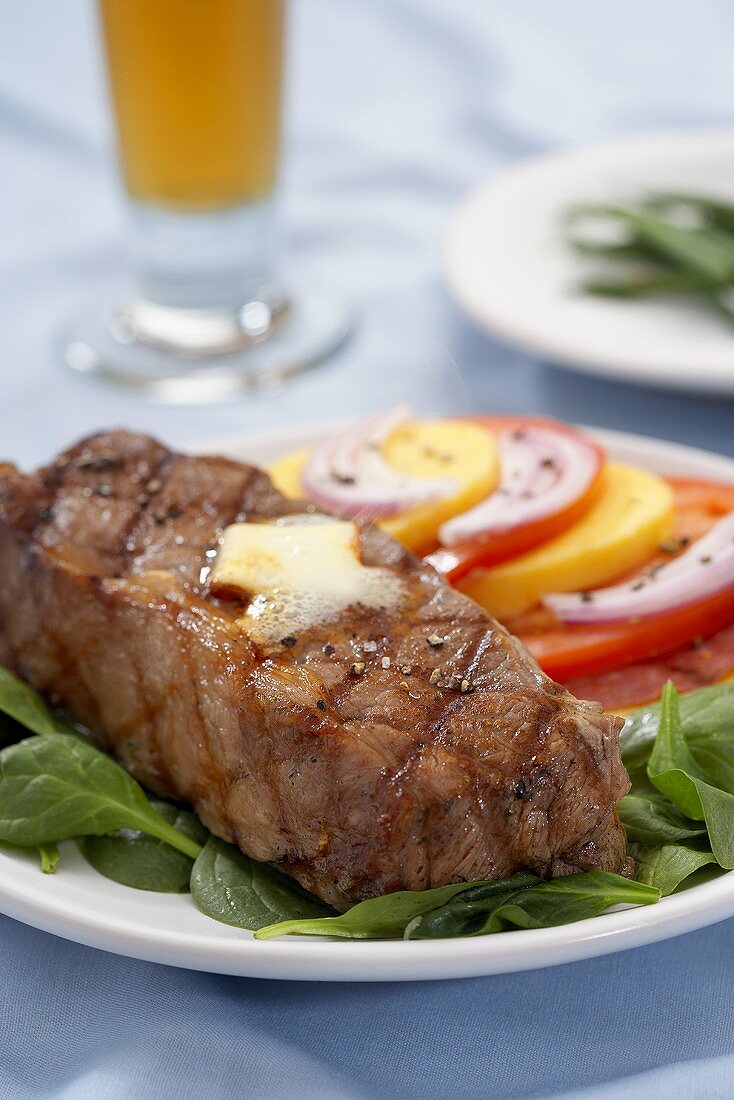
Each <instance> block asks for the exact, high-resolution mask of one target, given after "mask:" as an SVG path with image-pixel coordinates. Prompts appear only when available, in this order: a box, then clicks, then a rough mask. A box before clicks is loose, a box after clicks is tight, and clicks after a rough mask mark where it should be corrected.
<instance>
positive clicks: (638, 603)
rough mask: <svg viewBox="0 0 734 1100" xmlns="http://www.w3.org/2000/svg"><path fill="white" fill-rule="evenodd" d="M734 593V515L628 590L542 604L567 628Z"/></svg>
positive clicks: (547, 599) (557, 597)
mask: <svg viewBox="0 0 734 1100" xmlns="http://www.w3.org/2000/svg"><path fill="white" fill-rule="evenodd" d="M728 588H734V512H730V513H729V514H728V515H726V516H724V517H723V519H720V520H719V522H718V523H717V524H716V525H715V526H714V527H712V528H711V530H710V531H709V532H708V533H707V534H706V535H704V536H703V538H700V539H698V540H697V541H696V542H695V543H694V544H693V546H691V547H690V549H688V550H686V551H685V553H683V554H681V555H680V557H678V558H676V559H675V560H674V561H671V562H667V563H665V564H663V565H660V566H656V567H654V568H652V569H651V570H649V571H648V572H647V573H646V574H642V575H641V576H640V577H637V578H636V579H634V580H632V581H627V582H625V583H624V584H615V585H611V586H610V587H608V588H598V589H595V590H594V591H592V592H569V593H560V592H559V593H552V594H550V595H548V596H544V597H543V601H542V602H543V604H544V605H545V606H546V607H547V608H548V609H549V610H550V611H552V612H553V614H554V615H555V616H556V618H558V619H560V620H561V622H564V623H611V622H619V621H620V620H624V619H644V618H648V617H650V616H652V615H661V614H663V613H664V612H666V611H673V610H675V609H676V608H678V607H687V606H688V605H689V604H692V603H698V601H699V600H704V599H706V598H707V597H709V596H715V595H716V594H717V593H718V592H722V591H724V590H725V589H728Z"/></svg>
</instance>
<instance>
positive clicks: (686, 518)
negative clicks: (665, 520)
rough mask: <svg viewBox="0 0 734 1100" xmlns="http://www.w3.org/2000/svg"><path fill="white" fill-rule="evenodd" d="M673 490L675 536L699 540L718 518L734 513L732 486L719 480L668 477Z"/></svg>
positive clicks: (733, 491) (733, 488)
mask: <svg viewBox="0 0 734 1100" xmlns="http://www.w3.org/2000/svg"><path fill="white" fill-rule="evenodd" d="M666 480H667V481H669V482H670V484H671V485H672V486H673V491H674V493H675V514H676V531H675V534H676V536H677V537H678V538H687V539H698V538H700V537H701V535H705V534H706V532H707V531H708V530H710V528H711V527H712V526H713V524H714V523H716V521H717V520H718V519H721V517H722V516H725V515H726V514H727V513H728V512H734V485H726V484H725V483H723V482H720V481H702V480H701V479H694V478H682V477H669V478H667V479H666Z"/></svg>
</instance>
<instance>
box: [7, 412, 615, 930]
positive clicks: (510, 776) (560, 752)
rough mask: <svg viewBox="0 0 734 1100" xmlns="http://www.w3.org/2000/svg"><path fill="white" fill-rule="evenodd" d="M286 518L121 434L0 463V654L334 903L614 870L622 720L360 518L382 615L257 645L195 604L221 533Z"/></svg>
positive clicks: (261, 855)
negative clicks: (386, 591)
mask: <svg viewBox="0 0 734 1100" xmlns="http://www.w3.org/2000/svg"><path fill="white" fill-rule="evenodd" d="M298 511H303V505H298V504H296V503H293V502H290V501H286V500H285V499H284V498H282V497H281V496H280V494H279V493H278V492H276V490H275V489H274V488H273V486H272V485H271V483H270V481H269V479H268V477H267V475H266V474H264V473H263V472H261V471H259V470H257V469H255V468H253V467H251V466H247V465H243V464H240V463H237V462H233V461H230V460H228V459H225V458H215V457H192V456H188V455H181V454H174V453H172V452H171V451H169V450H167V449H166V448H165V447H164V446H162V445H161V444H160V443H158V442H156V441H155V440H153V439H150V438H148V437H146V436H142V435H136V434H132V433H128V432H123V431H114V432H108V433H102V434H99V435H95V436H92V437H91V438H89V439H86V440H84V441H83V442H81V443H79V444H78V445H77V446H75V447H72V448H71V449H70V450H68V451H67V452H66V453H64V454H62V455H61V456H60V457H59V458H58V459H57V460H56V461H55V462H54V463H52V464H51V465H50V466H47V467H46V468H44V469H41V470H39V471H38V472H36V473H34V474H29V475H25V474H22V473H20V472H19V471H17V470H16V469H15V468H14V467H13V466H11V465H0V662H2V663H4V664H6V665H8V666H9V667H11V668H13V669H15V670H16V671H17V672H18V673H20V674H21V675H22V676H24V677H26V678H27V679H28V680H29V681H30V682H31V683H32V684H33V685H35V687H37V688H38V689H39V690H41V691H43V692H46V693H47V694H48V695H50V696H51V697H52V698H53V699H54V700H55V701H56V702H58V703H60V704H62V705H64V706H66V707H68V708H69V710H70V711H71V712H72V713H73V715H74V716H75V717H76V718H77V719H78V720H79V721H81V722H82V723H84V724H85V725H86V726H88V727H89V729H90V730H92V731H93V733H94V734H95V735H96V736H97V737H98V738H99V739H100V740H101V741H102V743H103V744H104V745H106V746H107V747H108V748H109V749H111V750H112V751H113V752H114V753H115V755H116V756H117V757H118V758H119V760H120V761H121V762H122V763H123V764H124V766H125V767H127V768H128V769H129V770H130V771H131V772H132V773H133V774H134V775H135V776H136V777H137V778H138V779H139V780H140V781H141V782H142V783H144V784H145V785H146V786H147V787H149V788H151V789H152V790H153V791H155V792H157V793H158V794H161V795H163V796H172V797H175V798H177V799H182V800H185V801H187V802H190V803H191V804H192V805H193V806H194V808H195V809H196V811H197V813H198V814H199V815H200V817H201V818H202V820H203V821H204V823H205V824H206V825H207V826H208V827H209V828H210V829H211V830H212V831H213V832H214V833H216V834H217V835H219V836H221V837H224V838H225V839H226V840H229V841H232V842H235V843H237V844H239V845H240V847H241V848H242V850H243V851H244V852H246V853H247V854H248V855H250V856H252V857H254V858H255V859H258V860H270V861H273V862H275V863H278V864H279V865H280V866H281V867H282V869H283V870H284V871H286V872H288V873H289V874H291V875H293V876H294V877H295V878H296V879H298V881H299V882H301V883H302V884H303V885H304V886H306V887H307V888H308V889H310V890H313V891H314V892H315V893H316V894H318V895H319V896H320V897H322V898H324V899H325V900H326V901H329V902H331V903H332V904H333V905H335V906H337V907H338V908H344V907H346V906H348V905H350V904H352V903H353V902H356V901H359V900H360V899H363V898H367V897H372V896H375V895H379V894H382V893H386V892H389V891H392V890H398V889H413V890H416V889H422V888H426V887H431V886H438V885H442V884H444V883H448V882H453V881H461V880H474V879H483V878H496V877H503V876H506V875H509V874H511V873H513V872H515V871H519V870H532V871H535V872H537V873H538V874H540V875H544V876H555V875H563V874H568V873H570V872H573V871H577V870H588V869H593V868H602V869H606V870H612V871H618V870H620V869H621V868H622V867H623V865H624V861H625V835H624V830H623V828H622V826H621V825H620V823H619V820H618V818H617V816H616V814H615V803H616V801H617V799H619V798H620V797H621V796H622V795H623V794H624V793H625V792H626V791H627V789H628V786H629V782H628V778H627V774H626V772H625V770H624V768H623V766H622V764H621V760H620V756H619V749H618V744H617V736H618V730H619V727H620V725H621V722H620V720H618V719H616V718H613V717H609V716H607V715H605V714H603V713H602V712H601V710H600V708H599V707H598V706H597V705H596V704H592V703H585V702H580V701H578V700H577V699H575V698H573V696H571V695H569V694H568V692H567V691H565V690H564V689H563V688H561V687H560V686H559V685H557V684H555V683H553V682H552V681H550V680H549V679H548V678H547V677H546V676H545V675H544V674H543V673H542V672H541V671H540V669H539V668H538V666H537V664H536V663H535V661H534V660H533V659H532V658H531V657H530V656H529V654H527V653H526V652H525V651H524V650H523V649H522V647H521V646H520V644H519V643H518V642H517V641H516V640H515V639H514V638H512V637H511V636H510V635H509V634H507V633H506V631H505V630H504V629H503V628H502V627H501V626H499V624H498V623H496V622H495V621H494V620H493V619H492V618H490V616H489V615H488V614H487V613H486V612H485V611H483V610H482V609H481V608H480V607H478V606H477V605H476V604H474V603H473V602H472V601H471V600H469V599H467V598H466V597H465V596H463V595H461V594H460V593H459V592H457V591H455V590H454V589H452V588H450V587H449V586H448V585H447V584H446V583H445V582H444V580H443V579H442V578H441V577H440V576H439V575H438V574H437V573H436V572H434V570H433V569H432V568H431V567H430V566H428V565H426V564H424V563H423V562H422V561H421V560H420V559H418V558H416V557H414V556H413V555H412V554H411V553H409V552H408V551H406V550H405V549H403V548H402V547H401V546H400V545H399V544H398V543H397V542H395V541H394V540H393V539H391V538H390V537H389V536H387V535H385V534H384V533H382V532H381V531H380V530H379V529H378V528H376V527H374V526H370V525H366V526H364V527H362V528H360V535H359V537H360V550H361V556H362V560H363V561H364V563H365V564H366V565H379V566H382V567H385V568H387V569H390V570H393V571H395V573H396V574H398V575H399V576H400V578H401V580H402V582H403V591H404V593H405V599H404V601H403V602H402V604H401V606H400V607H399V608H393V609H392V610H390V609H389V608H388V609H385V610H376V609H375V608H374V607H373V608H366V607H362V606H353V607H350V608H349V609H348V610H347V611H345V612H343V613H341V614H339V615H338V616H337V617H336V618H334V619H333V620H331V621H327V622H323V623H320V624H317V625H316V626H314V627H313V628H311V629H309V630H308V631H306V632H299V633H298V634H294V635H287V636H284V637H283V639H282V640H278V641H277V642H274V643H273V644H271V645H266V646H262V645H257V644H255V643H254V642H253V640H252V638H251V637H249V636H248V634H247V632H246V631H245V630H243V628H242V626H241V624H240V623H238V621H237V620H238V618H239V616H241V614H242V611H243V607H242V603H241V602H240V603H237V602H232V601H227V600H223V599H215V598H213V596H212V595H211V594H210V593H209V592H208V590H207V581H206V577H207V573H208V569H207V565H208V563H209V562H210V560H211V551H212V550H213V548H215V547H216V545H217V541H218V539H219V538H220V536H221V534H222V531H223V529H224V528H225V526H227V525H228V524H230V523H232V522H235V521H244V520H247V521H267V520H270V519H273V518H274V517H278V516H281V515H283V514H286V513H293V512H298ZM207 552H209V556H207ZM325 568H328V564H325ZM429 639H430V640H429ZM361 666H364V667H361Z"/></svg>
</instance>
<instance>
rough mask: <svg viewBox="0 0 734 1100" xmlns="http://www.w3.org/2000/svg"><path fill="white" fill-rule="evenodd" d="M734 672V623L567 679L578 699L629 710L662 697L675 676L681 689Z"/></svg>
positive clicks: (701, 684) (712, 680)
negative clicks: (675, 645)
mask: <svg viewBox="0 0 734 1100" xmlns="http://www.w3.org/2000/svg"><path fill="white" fill-rule="evenodd" d="M733 673H734V626H726V627H724V629H723V630H717V631H716V633H715V634H711V635H709V637H708V638H706V640H705V642H703V643H701V642H699V643H698V644H697V645H692V644H690V645H687V646H683V648H682V649H676V650H674V651H673V652H672V653H666V654H664V655H661V656H660V657H649V658H647V660H645V661H638V662H637V663H635V664H633V665H625V667H624V668H617V669H614V670H612V671H611V672H602V673H598V674H597V675H591V676H578V677H575V678H573V679H571V680H566V681H565V686H566V687H567V688H568V690H569V691H570V692H571V694H572V695H575V696H576V698H577V699H594V700H596V702H597V703H601V705H602V706H603V707H604V708H605V710H627V709H628V708H629V707H641V706H642V705H643V704H644V703H649V702H651V701H652V700H653V699H659V698H660V693H661V691H662V690H663V687H664V685H665V683H666V682H667V681H668V680H672V681H673V683H674V684H675V686H676V687H677V688H678V691H692V690H693V689H694V688H700V687H706V686H707V684H717V683H719V682H720V681H721V680H724V679H726V678H727V677H730V676H731V675H732V674H733Z"/></svg>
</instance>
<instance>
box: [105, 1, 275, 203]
mask: <svg viewBox="0 0 734 1100" xmlns="http://www.w3.org/2000/svg"><path fill="white" fill-rule="evenodd" d="M100 9H101V17H102V26H103V31H104V39H105V46H106V52H107V59H108V67H109V75H110V85H111V89H112V99H113V104H114V111H115V115H116V119H117V131H118V143H119V148H120V157H121V162H122V171H123V175H124V178H125V182H126V185H127V188H128V190H129V192H130V194H131V196H132V198H133V199H135V200H136V201H138V202H141V203H144V204H154V205H164V206H168V207H172V208H175V209H179V210H190V211H204V210H217V209H221V208H224V207H230V206H235V205H238V204H241V203H247V202H254V201H257V200H260V199H263V198H265V197H266V196H267V195H268V194H269V193H270V192H271V190H272V188H273V185H274V182H275V176H276V171H277V162H278V142H279V121H280V99H281V68H282V53H283V14H284V13H283V0H100Z"/></svg>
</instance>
